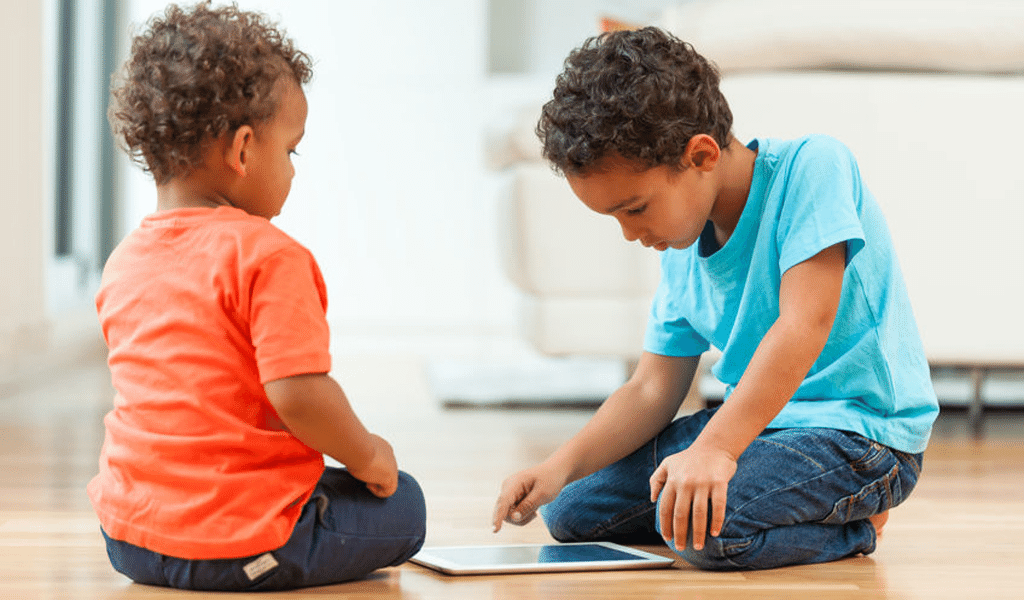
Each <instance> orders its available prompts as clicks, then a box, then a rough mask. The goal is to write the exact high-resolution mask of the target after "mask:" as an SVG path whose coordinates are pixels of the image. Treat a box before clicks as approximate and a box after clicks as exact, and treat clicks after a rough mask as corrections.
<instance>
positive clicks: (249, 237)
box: [216, 209, 312, 262]
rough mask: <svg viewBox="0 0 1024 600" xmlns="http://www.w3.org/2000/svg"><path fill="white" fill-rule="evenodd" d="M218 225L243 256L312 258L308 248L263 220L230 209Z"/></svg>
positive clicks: (221, 217) (220, 215)
mask: <svg viewBox="0 0 1024 600" xmlns="http://www.w3.org/2000/svg"><path fill="white" fill-rule="evenodd" d="M216 222H217V227H218V228H219V229H220V231H221V234H222V235H223V238H224V240H223V241H224V242H225V243H228V244H232V245H235V246H236V248H237V251H238V252H239V253H240V254H243V255H248V256H250V257H251V259H252V260H254V261H257V262H258V261H260V260H262V259H265V258H267V257H269V256H271V255H275V254H279V253H282V252H283V253H285V254H294V255H297V256H302V257H308V258H310V259H312V254H311V253H310V251H309V250H308V249H307V248H306V247H305V246H303V245H302V244H300V243H299V242H298V241H296V240H295V239H294V238H292V237H291V236H290V235H288V234H287V233H285V232H284V231H282V230H281V229H280V228H278V227H277V226H276V225H274V224H273V223H271V222H270V221H268V220H267V219H264V218H263V217H257V216H253V215H250V214H247V213H245V212H243V211H241V210H237V209H230V210H224V211H222V212H221V213H219V214H218V215H217V219H216Z"/></svg>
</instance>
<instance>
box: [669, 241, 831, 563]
mask: <svg viewBox="0 0 1024 600" xmlns="http://www.w3.org/2000/svg"><path fill="white" fill-rule="evenodd" d="M845 261H846V245H845V243H840V244H836V245H834V246H832V247H830V248H827V249H825V250H823V251H821V252H819V253H818V254H817V255H815V256H814V257H812V258H811V259H809V260H807V261H804V262H803V263H800V264H798V265H796V266H794V267H793V268H791V269H789V270H788V271H787V272H786V273H785V274H783V276H782V283H781V288H780V295H779V298H780V300H779V302H780V306H779V318H778V319H777V320H776V322H775V323H774V324H773V325H772V327H771V328H770V329H769V330H768V333H767V334H766V335H765V336H764V338H763V339H762V340H761V343H760V344H759V345H758V347H757V350H756V351H755V352H754V356H753V357H752V358H751V361H750V364H749V365H748V367H747V370H746V371H745V372H744V374H743V377H742V379H740V382H739V384H738V385H737V386H736V389H735V390H733V393H732V395H731V396H730V397H729V401H728V402H726V403H724V404H723V405H722V407H721V408H720V409H719V410H718V412H717V413H716V414H715V416H714V417H712V419H711V420H710V421H709V422H708V424H707V426H705V428H704V431H703V432H701V434H700V436H698V437H697V440H696V441H695V442H694V443H693V445H692V446H690V448H688V449H687V450H685V451H683V452H680V453H679V454H676V455H673V456H670V457H669V458H666V459H665V461H663V462H662V465H661V466H659V468H658V470H657V471H656V472H655V474H654V476H653V477H652V478H651V497H652V500H653V499H656V498H657V497H658V494H659V492H660V493H661V494H662V498H661V507H660V514H659V519H661V526H662V534H663V535H664V536H665V539H666V540H673V539H674V540H675V542H676V545H677V547H683V546H684V545H685V544H686V539H687V526H688V523H689V522H692V523H693V531H692V532H691V533H692V538H693V545H694V547H695V548H696V549H698V550H699V549H701V548H702V547H703V541H704V535H705V532H706V531H705V530H706V529H707V526H708V517H709V515H708V514H707V510H708V504H709V502H710V504H711V510H712V514H711V515H710V517H711V519H710V533H711V535H718V533H719V531H720V529H721V526H722V523H723V521H724V518H725V502H726V492H727V488H728V481H729V479H731V478H732V475H733V474H734V473H735V470H736V461H737V459H738V458H739V456H740V454H742V453H743V451H744V450H745V449H746V448H747V446H749V445H750V443H751V442H752V441H753V440H754V438H756V437H757V436H758V435H759V434H760V433H761V431H763V430H764V428H765V427H766V426H767V425H768V423H770V422H771V420H772V419H773V418H775V416H776V415H777V414H778V413H779V411H781V410H782V407H783V406H785V405H786V403H787V402H788V401H789V399H790V398H791V397H792V396H793V394H794V393H795V392H796V390H797V388H799V387H800V384H801V383H802V382H803V380H804V377H806V376H807V372H808V371H809V370H810V368H811V366H812V365H813V364H814V362H815V361H816V360H817V359H818V355H819V354H821V351H822V349H823V348H824V347H825V342H826V341H827V339H828V336H829V333H830V332H831V330H832V323H833V321H834V320H835V315H836V312H837V310H838V306H839V298H840V295H841V293H842V282H843V273H844V270H845Z"/></svg>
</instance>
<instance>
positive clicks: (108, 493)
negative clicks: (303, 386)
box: [88, 207, 331, 559]
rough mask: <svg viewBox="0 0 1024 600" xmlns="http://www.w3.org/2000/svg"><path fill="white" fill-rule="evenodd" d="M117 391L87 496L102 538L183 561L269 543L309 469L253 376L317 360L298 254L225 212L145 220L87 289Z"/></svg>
mask: <svg viewBox="0 0 1024 600" xmlns="http://www.w3.org/2000/svg"><path fill="white" fill-rule="evenodd" d="M96 308H97V311H98V313H99V319H100V323H101V325H102V327H103V336H104V338H105V339H106V342H107V346H108V348H109V350H110V355H109V365H110V372H111V376H112V379H113V384H114V388H115V390H116V392H117V394H116V397H115V399H114V408H113V410H111V411H110V413H108V414H107V416H106V417H105V418H104V424H105V425H106V437H105V439H104V442H103V449H102V451H101V454H100V469H99V474H98V475H96V477H94V478H93V479H92V481H91V482H90V483H89V486H88V493H89V498H90V500H91V501H92V504H93V507H94V508H95V510H96V513H97V515H98V516H99V520H100V524H101V525H102V526H103V529H104V531H106V532H107V535H109V536H110V537H112V538H114V539H117V540H122V541H125V542H128V543H131V544H134V545H136V546H141V547H144V548H147V549H149V550H152V551H154V552H158V553H160V554H164V555H168V556H174V557H178V558H186V559H216V558H239V557H244V556H251V555H254V554H259V553H261V552H265V551H268V550H273V549H275V548H278V547H280V546H282V545H283V544H284V543H285V542H286V541H287V540H288V537H289V536H290V535H291V532H292V529H293V528H294V526H295V523H296V521H297V520H298V518H299V514H300V512H301V510H302V506H303V504H304V503H305V502H306V500H307V499H308V498H309V497H310V495H311V494H312V491H313V488H314V487H315V486H316V483H317V481H318V479H319V477H320V475H321V474H322V473H323V469H324V462H323V456H322V455H321V454H320V453H318V452H316V451H315V450H313V449H311V448H309V447H308V446H306V445H305V444H303V443H302V442H301V441H299V440H298V438H296V437H295V436H293V435H292V434H291V433H289V432H288V431H287V430H286V428H285V427H284V425H283V424H282V423H281V421H280V419H279V418H278V416H277V413H276V412H275V411H274V408H273V406H272V405H271V404H270V401H269V400H268V399H267V396H266V393H265V392H264V390H263V383H266V382H268V381H273V380H275V379H280V378H282V377H288V376H292V375H300V374H306V373H326V372H328V371H329V370H330V366H331V363H330V361H331V359H330V354H329V332H328V327H327V321H326V318H325V313H326V310H327V294H326V290H325V287H324V283H323V278H322V276H321V274H320V270H319V268H318V267H317V264H316V261H315V260H314V259H313V256H312V254H310V252H309V251H308V250H306V249H305V248H304V247H302V246H301V245H299V244H298V243H297V242H296V241H294V240H293V239H292V238H290V237H288V236H287V235H286V234H285V233H283V232H282V231H281V230H279V229H278V228H277V227H275V226H273V225H271V224H270V222H269V221H267V220H266V219H263V218H260V217H255V216H252V215H249V214H247V213H245V212H244V211H242V210H239V209H236V208H229V207H220V208H216V209H211V208H195V209H180V210H171V211H164V212H158V213H155V214H153V215H150V216H148V217H146V218H145V219H144V220H143V222H142V224H141V225H140V227H139V228H138V229H137V230H136V231H134V232H133V233H132V234H131V235H129V236H128V237H127V238H126V239H125V240H124V241H123V242H122V243H121V244H120V245H119V246H118V247H117V249H116V250H115V251H114V253H113V254H112V255H111V257H110V259H109V261H108V262H107V265H106V267H105V268H104V271H103V281H102V283H101V285H100V290H99V293H98V294H97V295H96Z"/></svg>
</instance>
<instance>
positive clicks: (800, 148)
mask: <svg viewBox="0 0 1024 600" xmlns="http://www.w3.org/2000/svg"><path fill="white" fill-rule="evenodd" d="M789 146H790V152H789V155H790V160H792V161H793V162H794V163H795V164H804V163H822V164H836V165H838V164H850V163H855V162H856V159H855V158H854V156H853V152H852V151H851V150H850V148H849V147H847V145H846V144H844V143H843V142H841V141H839V140H837V139H836V138H834V137H832V136H830V135H825V134H820V133H819V134H812V135H806V136H804V137H801V138H797V139H795V140H793V141H792V142H791V143H790V144H789Z"/></svg>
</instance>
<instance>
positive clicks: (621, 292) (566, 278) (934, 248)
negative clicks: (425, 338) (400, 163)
mask: <svg viewBox="0 0 1024 600" xmlns="http://www.w3.org/2000/svg"><path fill="white" fill-rule="evenodd" d="M780 14H781V15H786V18H787V21H786V23H785V24H778V25H773V23H774V22H777V21H778V18H779V17H778V15H780ZM655 24H659V25H662V26H663V27H665V28H666V29H669V30H670V31H673V32H674V33H676V34H677V35H679V37H681V38H682V39H685V40H688V41H691V42H692V43H693V44H694V46H695V47H696V48H697V50H698V51H700V52H702V53H703V54H705V55H706V56H708V57H709V58H710V59H712V60H714V61H715V62H716V63H717V64H718V66H719V68H720V69H721V71H722V73H723V81H722V88H723V91H724V93H725V95H726V98H727V99H728V100H729V103H730V105H731V107H732V109H733V114H734V118H735V122H734V132H735V134H736V135H737V137H738V138H740V140H741V141H743V142H744V143H746V142H747V141H748V140H749V139H750V138H752V137H756V136H770V137H784V138H785V137H795V136H799V135H803V134H807V133H827V134H830V135H833V136H835V137H837V138H839V139H840V140H842V141H844V142H845V143H846V144H847V145H848V146H850V148H851V149H852V150H853V152H854V154H855V155H856V156H857V157H858V161H859V164H860V166H861V170H862V173H863V175H864V178H865V180H866V182H867V184H868V186H869V187H870V188H871V190H872V191H873V193H874V194H875V196H876V198H877V199H878V201H879V203H880V204H881V205H882V207H883V210H884V211H885V212H886V214H887V218H888V220H889V225H890V227H891V229H892V232H893V237H894V240H895V244H896V246H897V251H898V253H899V256H900V259H901V263H902V266H903V270H904V272H905V277H906V280H907V285H908V287H909V289H910V293H911V297H912V301H913V303H914V307H915V312H916V316H917V319H918V325H919V327H920V329H921V332H922V337H923V341H924V345H925V349H926V352H927V354H928V358H929V360H930V361H931V362H932V364H933V365H935V366H953V367H966V368H971V369H973V371H972V372H973V373H974V375H975V379H974V382H975V384H976V385H975V388H974V392H973V395H974V397H975V400H977V402H975V405H976V406H975V407H974V408H975V410H977V409H980V401H981V386H982V384H983V379H984V377H985V375H986V374H987V373H988V371H989V370H993V369H1004V368H1022V367H1024V310H1022V306H1021V305H1022V298H1024V266H1022V263H1021V259H1020V258H1019V243H1018V240H1019V239H1020V237H1021V230H1022V228H1024V165H1022V162H1024V161H1022V159H1021V153H1020V151H1019V149H1018V146H1019V144H1021V140H1024V114H1022V111H1024V35H1022V34H1021V32H1024V2H998V1H985V0H979V1H974V2H971V1H966V2H945V1H943V0H937V1H936V0H930V1H928V2H919V1H916V0H887V1H884V2H878V1H871V0H868V1H863V0H861V1H856V2H853V1H850V2H843V1H834V2H798V1H795V0H794V1H786V0H780V1H777V2H771V3H765V2H760V1H756V0H724V1H717V2H708V1H704V2H700V1H698V2H689V3H686V4H683V5H680V7H678V8H675V9H670V10H667V11H666V12H665V14H664V15H663V16H662V20H661V22H659V23H655ZM544 101H546V98H538V99H537V101H536V103H535V104H533V105H531V106H529V107H525V108H524V113H523V117H522V118H521V119H520V120H519V122H518V123H517V124H516V125H515V126H514V127H512V128H510V129H509V130H508V131H506V132H504V134H503V135H502V136H499V137H498V138H497V139H494V140H492V142H491V157H492V164H493V165H495V167H496V168H500V169H505V170H509V171H510V173H511V175H510V187H509V190H508V194H507V203H506V207H507V210H506V211H505V216H506V220H507V230H508V232H509V236H508V239H507V244H506V247H505V248H504V250H503V255H504V257H505V260H506V267H507V271H508V273H509V276H510V277H511V279H512V280H513V281H514V282H515V284H516V285H517V286H518V287H519V288H520V289H521V290H522V291H523V315H522V324H523V329H524V331H523V334H524V336H525V337H526V338H527V339H528V340H530V342H531V343H532V344H533V345H534V346H535V348H536V349H538V350H539V351H541V352H543V353H545V354H550V355H590V356H615V357H620V358H622V359H623V360H633V359H635V358H636V357H637V356H638V355H639V352H640V349H641V340H642V336H643V328H644V323H645V320H646V317H647V312H648V309H649V302H650V298H651V295H652V293H653V291H654V289H655V287H656V285H657V281H658V268H657V259H658V255H657V253H655V252H653V251H650V250H646V249H644V248H642V247H640V246H639V245H637V244H632V245H631V244H629V243H627V242H625V241H624V240H623V239H622V236H621V233H620V231H619V228H618V226H617V224H616V223H615V221H614V219H610V218H608V217H604V216H599V215H596V214H593V213H590V212H589V211H588V210H587V209H586V207H584V206H583V205H582V203H580V202H579V201H578V200H577V199H576V198H575V197H574V196H573V195H572V193H571V191H570V190H569V188H568V186H567V184H566V183H565V181H564V180H563V179H561V178H560V177H558V176H556V175H555V174H554V173H553V172H552V171H551V170H550V169H549V167H548V166H547V165H546V164H545V163H544V162H543V161H542V160H541V157H540V153H539V142H538V141H537V139H536V137H535V135H534V133H533V127H534V125H535V124H536V119H537V115H538V114H539V107H540V105H541V104H542V103H543V102H544Z"/></svg>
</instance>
